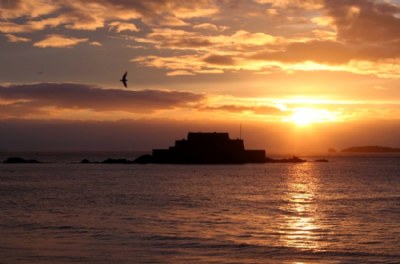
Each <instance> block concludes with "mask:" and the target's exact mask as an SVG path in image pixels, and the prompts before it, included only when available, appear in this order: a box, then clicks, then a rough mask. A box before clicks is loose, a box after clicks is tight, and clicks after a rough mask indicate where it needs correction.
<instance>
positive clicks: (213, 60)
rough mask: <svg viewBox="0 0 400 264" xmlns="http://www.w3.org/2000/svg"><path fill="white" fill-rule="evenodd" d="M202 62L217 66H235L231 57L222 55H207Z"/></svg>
mask: <svg viewBox="0 0 400 264" xmlns="http://www.w3.org/2000/svg"><path fill="white" fill-rule="evenodd" d="M203 61H204V62H207V63H210V64H217V65H235V60H234V59H233V58H232V57H231V56H224V55H208V56H207V57H205V58H204V59H203Z"/></svg>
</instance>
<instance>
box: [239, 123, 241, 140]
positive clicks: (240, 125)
mask: <svg viewBox="0 0 400 264" xmlns="http://www.w3.org/2000/svg"><path fill="white" fill-rule="evenodd" d="M239 139H242V124H240V126H239Z"/></svg>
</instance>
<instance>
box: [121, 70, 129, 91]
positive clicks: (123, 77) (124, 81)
mask: <svg viewBox="0 0 400 264" xmlns="http://www.w3.org/2000/svg"><path fill="white" fill-rule="evenodd" d="M127 75H128V72H125V73H124V75H123V76H122V79H121V80H120V81H121V82H122V83H123V84H124V86H125V88H128V79H126V76H127Z"/></svg>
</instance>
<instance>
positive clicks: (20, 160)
mask: <svg viewBox="0 0 400 264" xmlns="http://www.w3.org/2000/svg"><path fill="white" fill-rule="evenodd" d="M3 163H41V162H40V161H38V160H34V159H31V160H26V159H23V158H20V157H11V158H8V159H7V160H5V161H4V162H3Z"/></svg>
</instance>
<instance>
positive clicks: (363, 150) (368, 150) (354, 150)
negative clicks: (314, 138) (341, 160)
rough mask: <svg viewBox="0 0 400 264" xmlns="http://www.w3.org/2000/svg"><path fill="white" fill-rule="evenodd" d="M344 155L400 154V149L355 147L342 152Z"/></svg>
mask: <svg viewBox="0 0 400 264" xmlns="http://www.w3.org/2000/svg"><path fill="white" fill-rule="evenodd" d="M340 152H342V153H400V148H391V147H383V146H355V147H349V148H346V149H343V150H341V151H340Z"/></svg>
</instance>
